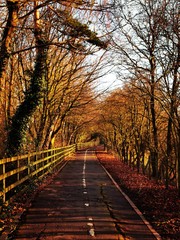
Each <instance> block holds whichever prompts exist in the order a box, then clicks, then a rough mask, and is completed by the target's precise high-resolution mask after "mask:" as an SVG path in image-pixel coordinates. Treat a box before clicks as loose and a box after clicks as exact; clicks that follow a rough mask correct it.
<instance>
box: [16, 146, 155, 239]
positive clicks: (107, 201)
mask: <svg viewBox="0 0 180 240" xmlns="http://www.w3.org/2000/svg"><path fill="white" fill-rule="evenodd" d="M13 239H16V240H18V239H21V240H22V239H34V240H35V239H36V240H39V239H47V240H50V239H64V240H66V239H67V240H68V239H78V240H83V239H103V240H106V239H107V240H115V239H119V240H124V239H138V240H141V239H142V240H145V239H149V240H153V239H157V238H156V237H155V236H154V234H153V233H152V232H151V231H150V230H149V228H148V227H147V225H146V224H144V222H143V221H142V219H141V218H140V217H139V215H138V214H137V213H136V212H135V211H134V209H133V208H132V207H131V205H130V204H129V202H128V201H127V200H126V199H125V198H124V196H123V195H122V194H121V192H120V191H119V190H118V189H117V187H116V186H115V185H114V184H113V182H112V181H111V179H110V178H109V177H108V175H107V174H106V172H105V171H104V169H103V168H102V166H101V165H100V163H99V162H98V160H97V158H96V156H95V154H94V153H93V151H90V150H88V151H86V152H84V151H82V152H78V153H77V155H76V159H74V160H71V161H69V162H68V163H67V165H66V166H65V167H64V168H63V169H62V171H61V172H60V173H59V174H58V176H56V177H55V179H54V180H53V182H52V183H51V184H50V185H48V186H46V187H45V188H44V190H43V191H42V192H40V193H39V195H38V196H37V198H36V199H35V200H34V202H33V204H32V207H31V208H30V209H29V210H28V212H27V215H26V217H25V219H24V221H23V222H22V224H21V225H20V227H19V229H18V230H17V231H16V233H15V235H14V238H13Z"/></svg>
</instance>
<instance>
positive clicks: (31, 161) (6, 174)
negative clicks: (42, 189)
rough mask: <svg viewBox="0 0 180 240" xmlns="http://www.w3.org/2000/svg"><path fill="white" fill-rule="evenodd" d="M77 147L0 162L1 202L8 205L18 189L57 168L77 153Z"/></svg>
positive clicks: (51, 150) (67, 147) (31, 154)
mask: <svg viewBox="0 0 180 240" xmlns="http://www.w3.org/2000/svg"><path fill="white" fill-rule="evenodd" d="M75 151H76V145H75V144H73V145H69V146H66V147H61V148H55V149H49V150H45V151H41V152H34V153H29V154H26V155H23V156H16V157H12V158H6V159H1V160H0V201H1V204H3V203H7V202H8V201H9V200H10V197H11V196H12V195H14V194H15V193H16V191H17V188H19V189H23V188H24V187H25V186H26V185H25V183H26V182H27V181H31V180H33V179H35V178H41V177H43V176H44V175H45V174H47V173H49V172H50V171H51V170H53V169H54V168H56V167H57V165H59V164H60V163H61V162H62V161H63V160H64V159H65V157H67V156H69V155H71V154H73V153H75Z"/></svg>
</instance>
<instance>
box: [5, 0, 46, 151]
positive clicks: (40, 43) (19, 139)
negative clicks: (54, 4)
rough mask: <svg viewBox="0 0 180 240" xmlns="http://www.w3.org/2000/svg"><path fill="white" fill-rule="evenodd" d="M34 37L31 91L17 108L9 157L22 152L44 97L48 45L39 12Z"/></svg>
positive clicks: (10, 135)
mask: <svg viewBox="0 0 180 240" xmlns="http://www.w3.org/2000/svg"><path fill="white" fill-rule="evenodd" d="M35 6H36V1H35ZM34 35H35V39H36V46H37V55H36V64H35V68H34V72H33V76H32V78H31V83H30V87H29V90H28V91H27V92H26V93H25V98H24V101H23V102H22V103H21V104H20V106H19V107H18V108H17V110H16V113H15V115H14V116H13V118H12V124H11V128H10V131H9V134H8V144H7V147H8V149H7V154H8V156H13V155H17V153H18V152H19V151H20V150H21V147H22V145H23V143H24V140H25V138H26V131H27V128H28V123H29V119H30V117H31V116H32V115H33V113H34V112H35V110H36V108H37V106H39V104H40V103H41V101H42V98H43V95H44V89H45V78H46V60H47V55H48V54H47V53H48V45H47V39H46V36H45V34H44V32H43V30H42V28H41V26H40V23H39V13H38V12H37V10H36V11H35V14H34Z"/></svg>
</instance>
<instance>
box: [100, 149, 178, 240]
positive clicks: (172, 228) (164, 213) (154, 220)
mask: <svg viewBox="0 0 180 240" xmlns="http://www.w3.org/2000/svg"><path fill="white" fill-rule="evenodd" d="M97 157H98V159H99V160H100V162H101V163H102V164H103V165H104V167H105V168H106V169H107V170H108V171H109V172H110V174H111V175H112V177H113V178H114V179H115V180H116V182H117V183H118V184H119V186H120V187H121V188H122V189H123V191H124V192H125V193H126V194H127V195H128V196H129V197H130V198H131V200H132V201H133V202H134V203H135V204H136V206H137V207H138V208H139V209H140V210H141V212H142V213H143V214H144V215H145V217H146V219H147V220H148V221H149V222H151V224H152V225H153V226H154V228H155V229H156V230H157V232H159V234H160V235H161V237H162V239H166V240H167V239H169V240H170V239H171V240H172V239H175V240H178V239H180V199H179V198H178V193H177V189H176V188H175V187H170V188H169V189H168V190H167V189H165V187H164V185H163V184H160V183H157V182H156V181H154V180H152V179H151V180H150V179H148V177H147V176H144V175H143V174H140V173H137V171H136V170H133V169H132V168H130V167H129V166H127V165H126V164H124V163H123V162H121V161H120V160H118V159H117V158H115V157H114V156H113V155H111V154H107V153H105V152H102V151H97Z"/></svg>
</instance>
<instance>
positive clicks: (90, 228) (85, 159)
mask: <svg viewBox="0 0 180 240" xmlns="http://www.w3.org/2000/svg"><path fill="white" fill-rule="evenodd" d="M87 152H88V150H86V152H85V156H84V164H83V179H82V182H83V187H84V190H85V189H86V186H87V184H86V162H87ZM87 193H88V192H87V191H83V194H87ZM84 205H85V206H86V207H89V206H90V204H89V203H85V204H84ZM88 221H89V222H88V223H87V226H88V227H89V235H90V236H91V237H94V236H95V230H94V224H93V218H92V217H89V218H88Z"/></svg>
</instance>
